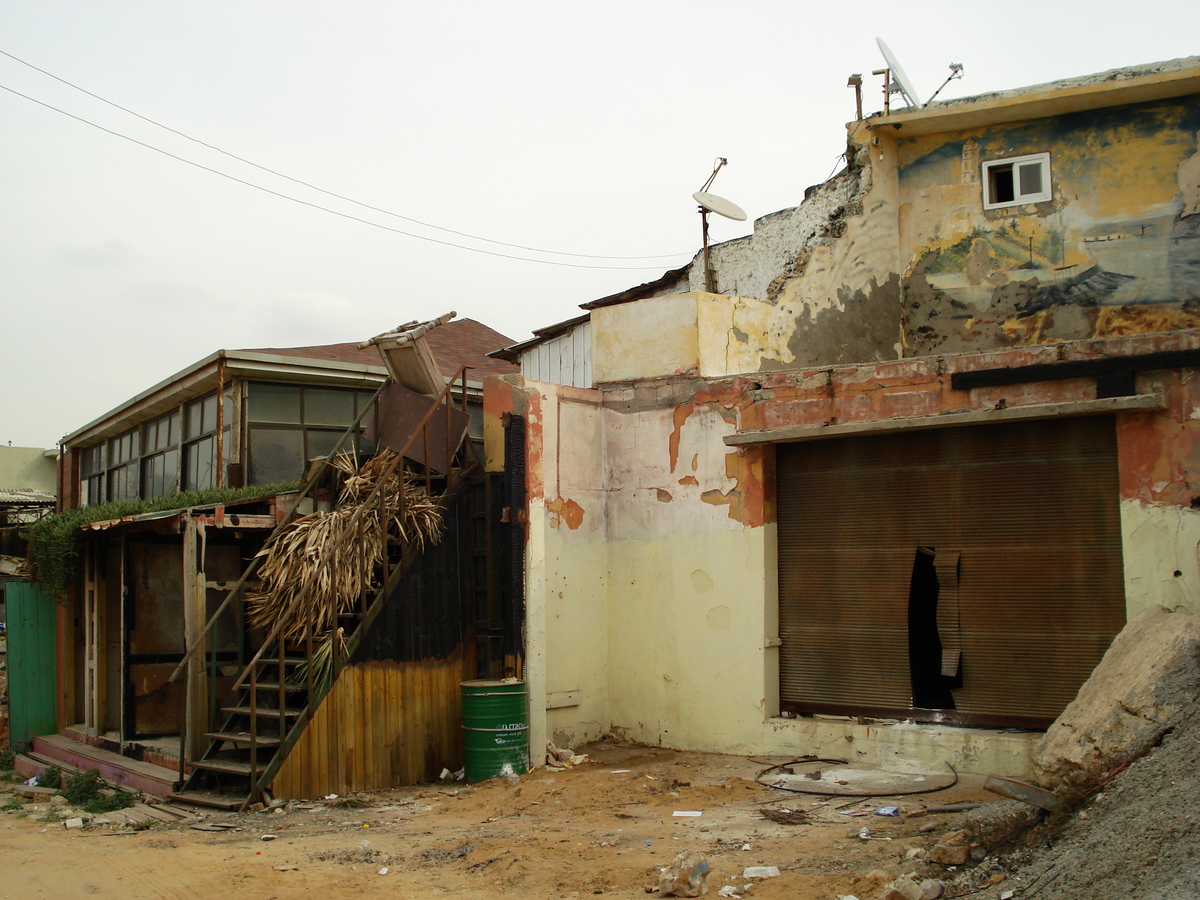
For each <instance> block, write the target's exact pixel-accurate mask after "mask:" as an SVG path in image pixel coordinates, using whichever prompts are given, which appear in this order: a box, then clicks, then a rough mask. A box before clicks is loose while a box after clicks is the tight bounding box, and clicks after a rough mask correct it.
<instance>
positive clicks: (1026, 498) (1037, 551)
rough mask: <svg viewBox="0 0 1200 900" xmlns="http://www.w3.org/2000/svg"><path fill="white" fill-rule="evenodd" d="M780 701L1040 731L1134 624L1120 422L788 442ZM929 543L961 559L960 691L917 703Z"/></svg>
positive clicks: (783, 455)
mask: <svg viewBox="0 0 1200 900" xmlns="http://www.w3.org/2000/svg"><path fill="white" fill-rule="evenodd" d="M779 460H780V462H779V476H778V477H779V488H778V491H779V493H778V502H779V569H780V600H779V603H780V636H781V638H782V641H783V647H782V653H781V679H780V684H781V699H782V701H783V703H784V706H785V708H792V709H798V710H800V711H829V710H830V709H831V708H834V709H836V708H841V709H843V710H844V711H845V712H846V713H853V712H855V711H863V710H870V711H872V713H874V714H879V712H880V710H884V711H887V710H889V709H890V710H891V712H892V713H893V714H895V715H915V716H919V717H924V718H935V719H936V718H941V719H943V720H945V721H959V722H967V723H972V722H973V723H975V724H997V723H1000V724H1002V723H1005V722H1008V723H1011V724H1024V725H1029V724H1045V723H1048V722H1049V721H1051V720H1052V719H1053V718H1054V717H1055V716H1057V715H1058V713H1059V712H1061V711H1062V708H1063V707H1064V706H1065V705H1066V703H1067V702H1069V701H1070V700H1071V698H1073V697H1074V695H1075V693H1076V691H1077V690H1078V688H1079V686H1080V685H1081V684H1082V682H1083V681H1084V680H1085V679H1086V678H1087V676H1088V674H1089V673H1090V672H1091V669H1092V668H1093V667H1094V666H1095V664H1096V663H1097V662H1098V661H1099V659H1100V657H1101V656H1102V655H1103V653H1104V650H1105V649H1106V648H1107V646H1108V644H1109V643H1110V642H1111V640H1112V638H1113V636H1115V634H1116V633H1117V632H1118V631H1119V630H1120V628H1121V627H1122V625H1123V624H1124V617H1125V602H1124V578H1123V570H1122V559H1121V538H1120V522H1119V509H1118V483H1117V469H1116V437H1115V428H1114V424H1113V421H1112V419H1111V418H1108V417H1101V418H1094V419H1075V420H1067V419H1064V420H1055V421H1050V422H1033V423H1016V424H1005V425H997V426H984V427H980V428H973V429H965V428H964V429H946V430H943V431H929V432H921V433H915V434H908V435H896V436H881V437H869V438H847V439H839V440H836V441H824V442H819V443H817V444H803V445H800V444H797V445H790V446H781V447H780V448H779ZM917 547H928V548H931V549H935V550H936V549H939V548H940V549H941V550H943V551H945V550H950V549H954V550H957V551H959V552H960V553H961V557H960V563H959V583H958V604H959V616H960V629H961V631H960V633H961V650H962V657H961V660H962V662H961V674H962V682H963V683H962V687H961V688H959V689H957V690H955V691H954V698H955V705H956V709H955V710H954V711H953V712H945V713H940V712H937V711H933V712H920V711H915V710H912V709H910V698H909V697H908V696H906V692H907V691H908V684H909V672H908V638H907V615H906V611H907V604H908V591H909V579H910V577H911V574H912V563H913V559H914V554H915V552H916V549H917Z"/></svg>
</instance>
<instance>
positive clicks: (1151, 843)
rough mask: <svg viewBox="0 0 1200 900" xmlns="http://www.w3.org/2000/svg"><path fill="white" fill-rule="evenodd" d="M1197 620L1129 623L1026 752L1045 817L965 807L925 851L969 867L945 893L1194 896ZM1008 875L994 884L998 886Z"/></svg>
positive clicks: (1172, 616) (1084, 899) (994, 806)
mask: <svg viewBox="0 0 1200 900" xmlns="http://www.w3.org/2000/svg"><path fill="white" fill-rule="evenodd" d="M1198 743H1200V616H1195V615H1190V614H1188V613H1182V612H1171V611H1170V610H1167V609H1165V608H1162V607H1155V608H1152V609H1149V610H1147V611H1145V612H1143V613H1142V614H1140V615H1139V616H1137V617H1135V618H1134V619H1133V620H1131V621H1130V622H1129V623H1128V624H1127V625H1126V627H1125V628H1124V629H1123V630H1122V631H1121V633H1120V634H1119V635H1118V636H1117V638H1116V639H1115V640H1114V641H1113V643H1112V645H1111V646H1110V648H1109V650H1108V652H1107V653H1106V654H1105V656H1104V658H1103V659H1102V660H1101V662H1100V664H1099V665H1098V666H1097V667H1096V669H1095V670H1094V672H1093V673H1092V675H1091V677H1090V678H1089V679H1088V681H1087V682H1086V683H1085V684H1084V685H1083V687H1082V688H1080V690H1079V693H1078V695H1077V697H1076V699H1075V700H1074V701H1072V702H1071V704H1069V705H1068V706H1067V708H1066V709H1065V710H1064V711H1063V713H1062V715H1061V716H1059V718H1058V719H1057V720H1056V721H1055V723H1054V724H1053V726H1052V727H1051V728H1050V729H1049V731H1047V733H1046V735H1045V737H1044V738H1043V739H1042V740H1041V741H1040V742H1039V744H1038V746H1037V747H1036V748H1035V750H1034V760H1033V769H1034V777H1035V779H1036V781H1037V782H1038V784H1040V785H1041V786H1042V787H1043V788H1046V789H1049V790H1052V791H1054V792H1055V793H1056V794H1057V795H1058V796H1059V797H1061V798H1062V799H1063V804H1064V806H1063V813H1062V814H1061V815H1050V816H1049V817H1048V818H1047V816H1046V814H1045V813H1043V812H1042V811H1041V810H1038V809H1035V808H1033V807H1032V806H1027V805H1025V804H1022V803H1019V802H1017V801H1014V800H1008V801H1003V802H1000V803H991V804H987V805H986V806H985V807H983V808H981V809H978V810H974V811H972V812H969V813H967V814H965V815H964V816H963V817H962V818H961V819H960V820H959V822H958V823H956V826H955V827H956V829H957V830H956V831H952V832H949V833H946V834H944V835H942V837H941V838H940V840H939V842H938V845H937V846H936V847H935V848H934V849H933V850H932V851H931V852H930V854H929V859H930V861H931V862H935V863H940V864H941V865H943V866H956V865H963V864H966V863H976V864H979V865H976V866H974V867H972V868H968V869H964V870H960V871H959V873H958V875H957V877H956V878H955V879H954V893H955V895H959V894H962V893H963V892H964V891H969V892H970V893H972V894H973V895H976V896H977V897H978V898H979V900H994V898H1000V897H1003V896H1004V895H1005V894H1006V893H1007V894H1008V896H1014V893H1013V892H1014V889H1015V892H1016V893H1015V895H1016V896H1020V895H1021V893H1023V892H1028V893H1033V892H1034V891H1036V892H1038V893H1039V894H1040V898H1041V900H1092V898H1094V897H1098V896H1142V897H1155V898H1162V900H1174V898H1176V897H1179V898H1183V897H1189V898H1190V897H1196V896H1200V863H1197V862H1196V860H1197V859H1200V808H1198V807H1197V806H1196V802H1195V798H1196V797H1197V796H1198V795H1200V765H1197V763H1196V749H1195V748H1196V746H1197V744H1198ZM997 873H1000V874H1005V873H1007V876H1008V880H1007V881H1006V882H1005V883H1004V884H1003V885H1000V884H997V883H992V884H989V883H988V882H987V881H985V879H986V878H988V876H989V875H991V876H992V878H993V879H996V880H997V881H999V880H1002V879H1001V878H1000V874H997Z"/></svg>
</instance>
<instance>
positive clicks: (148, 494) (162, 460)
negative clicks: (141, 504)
mask: <svg viewBox="0 0 1200 900" xmlns="http://www.w3.org/2000/svg"><path fill="white" fill-rule="evenodd" d="M164 427H165V429H166V434H167V437H166V440H165V441H164V440H163V439H162V433H163V429H164ZM141 428H142V457H141V481H140V483H139V488H138V490H139V493H138V496H139V497H142V498H143V499H147V498H152V497H166V496H170V495H171V494H174V493H176V492H177V491H178V490H179V485H180V478H181V477H182V474H183V473H182V465H181V463H182V460H183V437H182V435H183V413H182V411H181V409H180V408H179V407H176V408H174V409H172V410H170V411H169V412H166V413H164V414H163V415H161V416H157V417H156V418H153V419H151V420H150V421H149V422H143V423H142V426H141ZM151 432H153V439H151ZM172 454H174V457H175V460H174V465H173V467H172V466H169V465H168V460H169V459H170V458H171V455H172ZM160 466H161V467H162V473H163V475H164V476H165V475H167V474H169V471H170V470H171V469H172V468H173V472H174V474H173V476H172V477H171V480H170V483H167V482H166V479H165V478H164V479H163V491H162V492H161V493H160V492H158V491H156V490H155V486H154V485H152V484H151V483H150V482H151V481H152V480H158V472H157V471H156V470H157V469H158V468H159V467H160Z"/></svg>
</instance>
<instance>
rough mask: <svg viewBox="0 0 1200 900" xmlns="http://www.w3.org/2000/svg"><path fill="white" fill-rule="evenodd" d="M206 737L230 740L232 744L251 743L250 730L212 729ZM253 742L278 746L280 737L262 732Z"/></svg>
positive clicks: (261, 745) (215, 739) (214, 739)
mask: <svg viewBox="0 0 1200 900" xmlns="http://www.w3.org/2000/svg"><path fill="white" fill-rule="evenodd" d="M205 737H207V738H208V739H209V740H213V741H228V742H229V743H230V744H246V745H249V744H250V743H251V740H250V732H248V731H210V732H209V733H208V734H206V735H205ZM253 743H255V744H257V745H258V746H259V747H278V746H279V738H278V737H275V736H272V735H266V734H260V735H258V736H257V737H256V738H255V739H254V741H253Z"/></svg>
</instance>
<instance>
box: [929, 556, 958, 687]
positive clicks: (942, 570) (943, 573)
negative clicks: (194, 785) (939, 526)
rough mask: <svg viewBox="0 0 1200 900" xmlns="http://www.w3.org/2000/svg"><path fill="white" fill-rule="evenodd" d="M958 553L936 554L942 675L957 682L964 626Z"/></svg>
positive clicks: (934, 561) (934, 559) (934, 558)
mask: <svg viewBox="0 0 1200 900" xmlns="http://www.w3.org/2000/svg"><path fill="white" fill-rule="evenodd" d="M961 555H962V554H961V552H960V551H958V550H939V551H937V552H936V553H935V554H934V557H933V567H934V569H935V570H936V572H937V580H938V601H937V631H938V639H939V640H940V642H941V645H942V675H943V676H944V677H946V678H957V677H958V673H959V667H960V666H961V665H962V623H961V621H960V619H959V610H958V564H959V559H960V557H961Z"/></svg>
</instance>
